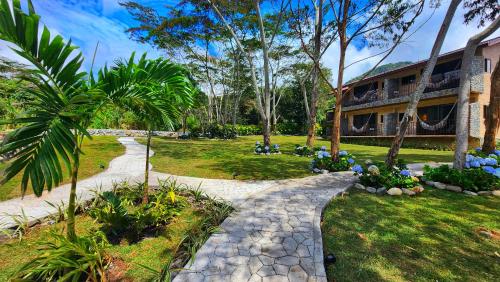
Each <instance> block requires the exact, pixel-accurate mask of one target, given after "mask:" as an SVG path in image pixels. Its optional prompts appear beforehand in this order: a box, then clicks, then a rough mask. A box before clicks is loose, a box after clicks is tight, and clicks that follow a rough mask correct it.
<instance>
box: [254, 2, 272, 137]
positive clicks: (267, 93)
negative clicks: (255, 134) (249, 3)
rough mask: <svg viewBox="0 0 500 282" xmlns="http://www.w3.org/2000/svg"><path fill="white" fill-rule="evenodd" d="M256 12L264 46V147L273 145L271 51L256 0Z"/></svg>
mask: <svg viewBox="0 0 500 282" xmlns="http://www.w3.org/2000/svg"><path fill="white" fill-rule="evenodd" d="M255 12H256V15H257V20H258V23H259V31H260V43H261V46H262V55H263V69H264V75H263V76H264V115H265V120H263V122H264V128H263V129H264V136H263V137H264V145H266V146H270V145H271V127H270V119H271V85H270V81H269V76H270V70H269V51H268V49H267V48H268V46H267V42H266V32H265V30H264V22H263V20H262V15H261V13H260V1H259V0H255Z"/></svg>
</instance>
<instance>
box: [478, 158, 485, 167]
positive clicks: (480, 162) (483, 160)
mask: <svg viewBox="0 0 500 282" xmlns="http://www.w3.org/2000/svg"><path fill="white" fill-rule="evenodd" d="M476 161H478V162H479V164H480V165H486V160H485V159H483V158H481V157H477V158H476Z"/></svg>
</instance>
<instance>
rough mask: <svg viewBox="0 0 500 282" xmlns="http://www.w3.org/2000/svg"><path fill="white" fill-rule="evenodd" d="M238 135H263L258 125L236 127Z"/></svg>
mask: <svg viewBox="0 0 500 282" xmlns="http://www.w3.org/2000/svg"><path fill="white" fill-rule="evenodd" d="M236 133H237V134H238V136H248V135H261V134H262V128H261V127H260V126H257V125H240V124H238V125H236Z"/></svg>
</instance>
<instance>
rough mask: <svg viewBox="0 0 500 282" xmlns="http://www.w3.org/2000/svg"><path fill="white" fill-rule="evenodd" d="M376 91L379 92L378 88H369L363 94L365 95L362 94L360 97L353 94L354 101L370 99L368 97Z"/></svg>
mask: <svg viewBox="0 0 500 282" xmlns="http://www.w3.org/2000/svg"><path fill="white" fill-rule="evenodd" d="M374 93H377V90H368V91H366V92H365V93H364V94H363V96H361V97H359V98H358V97H356V96H355V95H354V94H353V95H352V100H353V101H354V102H364V101H366V100H368V98H370V96H372V94H374Z"/></svg>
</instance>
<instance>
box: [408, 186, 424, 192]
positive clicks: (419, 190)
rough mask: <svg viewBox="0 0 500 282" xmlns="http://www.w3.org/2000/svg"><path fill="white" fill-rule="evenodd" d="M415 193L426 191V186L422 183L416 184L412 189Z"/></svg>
mask: <svg viewBox="0 0 500 282" xmlns="http://www.w3.org/2000/svg"><path fill="white" fill-rule="evenodd" d="M411 190H412V191H413V192H415V193H422V192H424V190H425V189H424V187H423V186H422V185H418V186H415V187H413V188H412V189H411Z"/></svg>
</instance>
